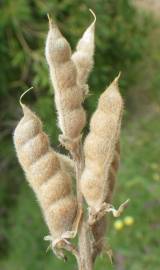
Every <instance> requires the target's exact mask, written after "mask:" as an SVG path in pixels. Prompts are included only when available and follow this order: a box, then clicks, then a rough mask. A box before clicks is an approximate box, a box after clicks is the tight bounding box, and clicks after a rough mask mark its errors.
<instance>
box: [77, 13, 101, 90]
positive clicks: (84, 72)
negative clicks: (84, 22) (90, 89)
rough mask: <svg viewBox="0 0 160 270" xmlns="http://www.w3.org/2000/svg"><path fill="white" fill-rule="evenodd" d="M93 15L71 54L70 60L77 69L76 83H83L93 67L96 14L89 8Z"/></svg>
mask: <svg viewBox="0 0 160 270" xmlns="http://www.w3.org/2000/svg"><path fill="white" fill-rule="evenodd" d="M90 11H91V13H92V14H93V16H94V21H93V22H92V24H91V25H90V26H89V27H88V28H87V29H86V31H85V32H84V34H83V36H82V37H81V39H80V40H79V42H78V44H77V47H76V51H75V52H74V53H73V55H72V60H73V61H74V63H75V64H76V67H77V71H78V78H77V79H78V83H79V84H80V85H83V84H85V83H86V81H87V79H88V76H89V74H90V72H91V70H92V68H93V64H94V61H93V55H94V49H95V40H94V32H95V22H96V16H95V14H94V13H93V11H92V10H90Z"/></svg>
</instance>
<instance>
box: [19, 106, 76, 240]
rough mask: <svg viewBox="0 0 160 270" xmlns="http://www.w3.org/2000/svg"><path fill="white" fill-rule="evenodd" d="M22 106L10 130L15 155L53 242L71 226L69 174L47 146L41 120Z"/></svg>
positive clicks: (73, 208)
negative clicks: (15, 123) (18, 117)
mask: <svg viewBox="0 0 160 270" xmlns="http://www.w3.org/2000/svg"><path fill="white" fill-rule="evenodd" d="M22 110H23V114H24V116H23V117H22V119H21V120H20V122H19V123H18V125H17V127H16V129H15V131H14V145H15V148H16V152H17V157H18V160H19V162H20V164H21V166H22V168H23V170H24V172H25V175H26V179H27V181H28V182H29V184H30V186H31V188H32V189H33V190H34V192H35V195H36V197H37V198H38V201H39V203H40V205H41V208H42V211H43V215H44V218H45V221H46V223H47V225H48V227H49V230H50V233H51V236H52V239H53V242H54V241H55V243H57V241H59V240H61V239H63V235H66V232H68V231H71V230H72V226H73V222H74V220H75V218H76V214H77V201H76V198H75V197H74V195H73V194H72V189H71V177H70V175H69V174H68V173H66V171H65V170H64V168H63V166H62V165H61V162H63V161H61V158H60V156H59V155H58V154H57V153H56V152H55V151H54V150H53V149H52V148H51V146H50V142H49V139H48V136H47V135H46V134H45V133H44V132H43V130H42V122H41V120H40V119H39V118H38V117H37V116H36V115H35V114H34V113H33V112H32V111H31V110H30V109H29V108H28V107H27V106H26V105H24V104H22ZM68 235H69V234H68ZM71 235H73V234H71Z"/></svg>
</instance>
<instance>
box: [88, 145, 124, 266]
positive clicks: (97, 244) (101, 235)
mask: <svg viewBox="0 0 160 270" xmlns="http://www.w3.org/2000/svg"><path fill="white" fill-rule="evenodd" d="M119 162H120V142H119V140H118V142H117V144H116V147H115V153H114V158H113V161H112V163H111V167H110V170H109V176H108V186H109V192H108V194H107V197H106V199H105V202H106V203H111V201H112V197H113V191H114V188H115V182H116V177H117V172H118V168H119ZM91 229H92V233H93V236H94V243H93V255H92V257H93V260H94V261H95V259H96V257H97V256H98V255H99V254H100V253H101V252H103V251H104V250H106V243H105V242H106V241H105V234H106V230H107V218H106V216H103V217H102V218H101V219H100V220H98V221H97V222H96V223H94V224H93V225H92V226H91Z"/></svg>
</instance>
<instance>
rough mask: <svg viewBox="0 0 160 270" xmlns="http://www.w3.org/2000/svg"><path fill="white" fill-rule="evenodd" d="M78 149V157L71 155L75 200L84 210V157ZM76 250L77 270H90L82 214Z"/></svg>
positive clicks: (89, 255) (87, 229) (88, 238)
mask: <svg viewBox="0 0 160 270" xmlns="http://www.w3.org/2000/svg"><path fill="white" fill-rule="evenodd" d="M78 147H79V149H78V155H77V154H76V155H73V158H74V161H75V168H76V181H77V200H78V204H79V207H80V208H82V209H83V208H84V200H83V196H82V193H81V190H80V177H81V174H82V171H83V169H84V155H83V150H82V144H81V142H80V144H79V146H78ZM78 249H79V256H80V264H81V265H80V267H79V270H92V253H91V242H90V237H89V228H88V225H87V222H86V218H85V215H84V214H83V216H82V219H81V223H80V226H79V235H78Z"/></svg>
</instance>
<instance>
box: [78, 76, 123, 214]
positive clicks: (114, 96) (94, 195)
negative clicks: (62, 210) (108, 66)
mask: <svg viewBox="0 0 160 270" xmlns="http://www.w3.org/2000/svg"><path fill="white" fill-rule="evenodd" d="M118 78H119V77H117V78H116V79H115V80H114V81H113V82H112V83H111V84H110V86H109V87H108V88H107V89H106V90H105V91H104V93H102V94H101V96H100V98H99V101H98V106H97V109H96V111H95V113H94V114H93V116H92V118H91V122H90V132H89V134H88V136H87V137H86V140H85V143H84V155H85V168H84V171H83V173H82V177H81V190H82V193H83V195H84V197H85V199H86V202H87V204H88V205H89V206H90V208H91V209H93V210H94V211H98V210H99V209H100V208H101V205H102V203H103V202H105V200H106V198H107V197H108V194H110V193H111V190H112V183H110V181H109V173H110V168H111V164H112V161H113V159H114V153H115V147H116V143H117V141H118V138H119V134H120V126H121V118H122V111H123V100H122V97H121V95H120V92H119V88H118Z"/></svg>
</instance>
